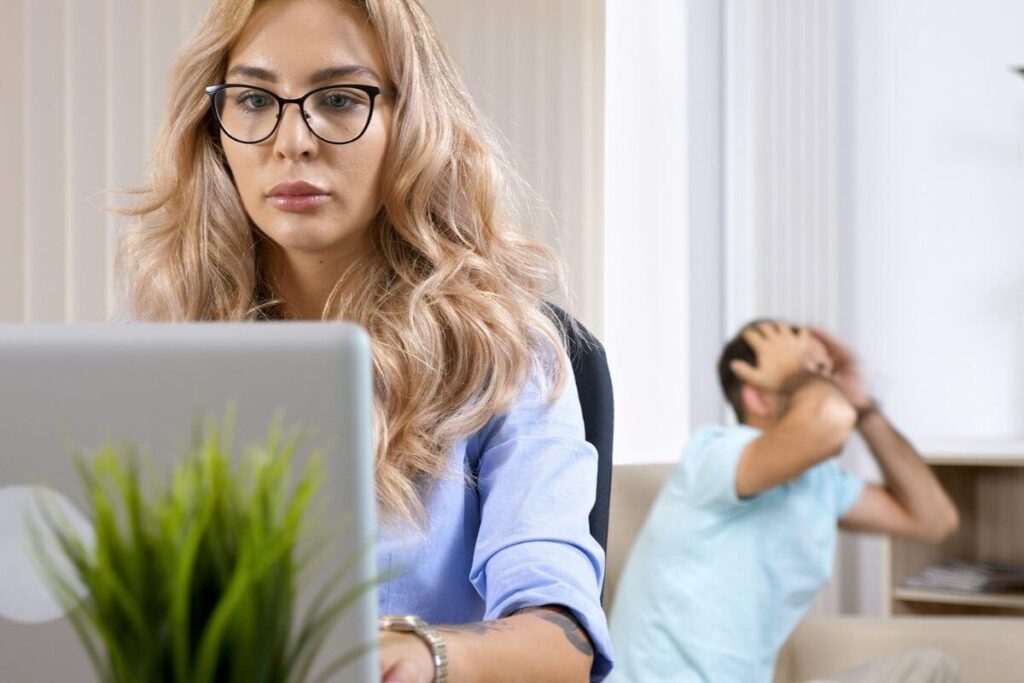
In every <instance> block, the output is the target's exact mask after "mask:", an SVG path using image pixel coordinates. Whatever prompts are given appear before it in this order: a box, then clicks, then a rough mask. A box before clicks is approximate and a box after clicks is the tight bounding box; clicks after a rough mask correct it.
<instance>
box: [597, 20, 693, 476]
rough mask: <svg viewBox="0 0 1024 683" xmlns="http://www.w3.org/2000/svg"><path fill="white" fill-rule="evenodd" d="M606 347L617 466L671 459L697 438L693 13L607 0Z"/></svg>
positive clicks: (674, 458)
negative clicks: (693, 433) (692, 323)
mask: <svg viewBox="0 0 1024 683" xmlns="http://www.w3.org/2000/svg"><path fill="white" fill-rule="evenodd" d="M606 7H607V17H606V21H605V23H606V37H605V39H606V47H605V52H606V67H605V68H606V73H607V81H606V85H605V92H606V105H605V107H606V109H605V111H606V127H605V235H604V242H605V268H604V288H605V342H606V345H607V348H608V360H609V364H610V365H611V369H612V380H613V382H614V384H615V394H616V425H615V428H616V434H615V450H616V460H617V461H619V462H630V461H633V462H635V461H673V460H676V459H678V457H679V454H680V452H681V449H682V446H683V444H684V443H685V441H686V438H687V436H688V434H689V411H690V405H689V400H690V393H689V386H688V385H689V357H690V338H689V325H688V313H689V294H690V292H689V272H688V271H689V263H690V251H689V236H688V232H687V228H688V223H689V198H688V185H689V170H690V169H689V167H688V156H687V152H688V150H687V143H688V110H687V108H688V97H687V94H688V93H687V89H688V76H687V45H686V40H685V39H686V35H687V10H686V6H685V4H683V3H680V2H678V0H649V1H648V2H646V3H645V4H644V11H642V12H638V11H637V5H636V3H635V2H632V0H608V1H607V3H606Z"/></svg>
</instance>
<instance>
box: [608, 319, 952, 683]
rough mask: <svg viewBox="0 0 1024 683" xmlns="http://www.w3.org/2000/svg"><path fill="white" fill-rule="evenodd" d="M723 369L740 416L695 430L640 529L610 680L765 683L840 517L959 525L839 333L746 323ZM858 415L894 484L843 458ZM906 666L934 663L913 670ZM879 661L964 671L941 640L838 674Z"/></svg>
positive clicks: (886, 528) (849, 524)
mask: <svg viewBox="0 0 1024 683" xmlns="http://www.w3.org/2000/svg"><path fill="white" fill-rule="evenodd" d="M718 370H719V377H720V379H721V383H722V389H723V391H724V393H725V396H726V398H727V399H728V401H729V403H730V404H731V405H732V407H733V409H734V410H735V412H736V416H737V418H738V419H739V422H740V424H739V425H737V426H732V427H723V426H713V427H705V428H703V429H701V430H699V431H698V432H697V433H696V434H695V435H694V436H693V439H692V440H691V442H690V444H689V446H688V448H687V450H686V453H685V455H684V456H683V458H682V460H681V461H680V463H679V465H678V466H677V467H676V469H675V470H674V472H673V474H672V477H671V479H670V481H669V482H668V484H667V486H666V487H665V489H664V490H663V491H662V493H661V495H660V496H659V498H658V500H657V502H656V503H655V504H654V507H653V509H652V511H651V514H650V516H649V517H648V520H647V523H646V524H645V526H644V528H643V530H642V531H641V533H640V535H639V537H638V539H637V541H636V544H635V546H634V549H633V554H632V556H631V557H630V559H629V561H628V562H627V565H626V568H625V571H624V572H623V576H622V579H621V581H620V583H619V588H618V592H617V595H616V599H615V605H614V608H613V610H612V618H611V629H612V638H613V642H614V643H615V647H616V652H617V655H618V658H617V659H618V663H617V665H616V669H615V671H614V672H613V674H612V677H611V679H609V680H610V681H614V682H615V683H627V682H628V683H650V682H653V681H708V682H711V683H723V682H726V683H727V682H732V681H737V682H738V681H743V682H747V681H751V682H758V683H762V682H764V683H767V682H769V681H771V678H772V672H773V670H774V666H775V659H776V657H777V655H778V651H779V649H780V648H781V647H782V645H783V644H784V643H785V641H786V639H787V638H788V637H789V634H790V633H791V632H792V630H793V628H794V627H795V626H796V624H797V623H798V622H799V620H800V619H801V617H802V616H803V614H804V613H805V612H806V610H807V608H808V607H809V606H810V605H811V603H812V601H813V600H814V597H815V595H816V593H817V592H818V589H819V588H820V587H821V586H822V585H824V584H825V583H826V582H827V581H828V579H829V576H830V574H831V571H832V562H833V557H834V554H835V546H836V537H837V523H838V526H839V527H841V528H844V529H852V530H856V531H866V532H876V533H885V534H893V535H897V536H902V537H905V538H913V539H918V540H921V541H926V542H931V543H937V542H939V541H941V540H942V539H944V538H945V537H946V536H948V535H949V534H951V533H952V532H953V531H954V530H955V529H956V528H957V526H958V524H959V521H958V517H957V511H956V508H955V507H954V505H953V503H952V501H951V500H950V499H949V496H948V495H947V494H946V492H945V491H944V490H943V489H942V486H941V485H940V484H939V482H938V481H937V480H936V478H935V476H934V475H933V474H932V472H931V470H930V469H929V468H928V466H927V465H925V464H924V462H923V461H922V460H921V457H920V456H919V455H918V454H917V452H916V451H915V450H914V448H913V446H911V445H910V444H909V443H908V442H907V441H906V439H904V438H903V437H902V436H901V435H900V434H899V433H898V432H897V431H896V430H895V429H894V428H893V426H892V425H891V424H890V423H889V421H888V420H887V419H886V417H885V416H884V415H883V414H882V411H881V409H880V408H879V406H878V404H876V403H875V402H874V400H872V398H871V395H870V394H869V393H868V391H867V388H866V387H865V384H864V380H863V378H862V377H861V374H860V372H859V370H858V368H857V364H856V362H855V360H854V357H853V355H852V354H851V352H850V351H849V350H848V349H847V348H845V347H844V346H843V345H842V344H841V343H840V342H839V341H838V340H836V339H835V338H833V337H832V336H830V335H829V334H827V333H825V332H824V331H822V330H817V329H815V330H810V329H808V328H797V327H792V326H790V325H788V324H783V323H779V322H772V321H762V322H755V323H751V324H750V325H748V326H747V327H745V328H744V329H743V330H742V331H741V333H740V334H739V335H738V336H737V337H736V338H735V339H733V340H732V341H730V342H729V344H727V345H726V347H725V349H724V350H723V352H722V356H721V359H720V361H719V366H718ZM854 429H857V430H858V431H859V432H860V433H861V435H862V436H863V437H864V439H865V441H866V442H867V444H868V446H869V447H870V449H871V452H872V453H873V454H874V457H875V459H876V460H877V461H878V464H879V466H880V468H881V471H882V473H883V475H884V477H885V483H884V485H881V486H879V485H874V484H865V482H863V481H861V480H859V479H857V478H856V477H854V476H852V475H850V474H848V473H846V472H845V471H843V470H842V469H840V468H839V466H838V465H837V464H836V462H835V460H834V457H835V456H836V455H838V454H839V453H840V451H841V450H842V448H843V446H844V444H845V443H846V442H847V440H848V439H849V438H850V436H851V434H852V432H853V430H854ZM908 666H909V667H910V668H912V669H914V670H915V671H916V672H917V673H915V674H914V675H917V676H923V677H921V678H907V677H906V670H907V667H908ZM883 669H888V670H891V671H894V672H895V671H899V672H901V673H900V674H899V676H901V677H900V678H899V679H898V680H900V681H917V680H921V681H947V680H956V678H955V673H953V672H952V670H955V665H953V666H950V663H949V660H947V659H946V658H944V657H943V656H942V655H938V654H933V653H925V654H923V655H922V654H921V653H914V654H913V655H911V656H908V658H906V659H904V660H897V661H889V662H885V663H880V664H879V665H878V668H876V669H875V670H873V671H863V672H848V673H847V674H844V677H843V678H842V680H843V681H848V680H864V681H877V680H886V678H884V676H885V675H886V674H885V673H883V671H882V670H883ZM929 670H932V672H929ZM944 671H945V672H949V673H948V676H953V677H943V676H947V674H946V673H941V672H944ZM850 676H854V678H850ZM858 676H859V678H858ZM892 680H897V679H892Z"/></svg>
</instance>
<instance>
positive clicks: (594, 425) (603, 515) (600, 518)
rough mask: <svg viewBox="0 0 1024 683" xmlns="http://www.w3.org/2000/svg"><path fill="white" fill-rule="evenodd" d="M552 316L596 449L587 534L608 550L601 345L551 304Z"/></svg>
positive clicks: (606, 399)
mask: <svg viewBox="0 0 1024 683" xmlns="http://www.w3.org/2000/svg"><path fill="white" fill-rule="evenodd" d="M548 309H549V310H550V312H551V314H552V317H553V318H554V320H555V322H556V323H557V324H558V325H559V327H560V328H561V329H562V330H563V332H564V333H565V337H566V347H567V348H566V352H567V353H568V354H569V360H570V361H571V362H572V372H573V375H574V376H575V378H576V391H577V393H578V394H579V397H580V407H581V408H582V409H583V427H584V431H585V435H586V439H587V441H588V442H589V443H590V444H592V445H593V446H594V448H595V449H596V450H597V497H596V499H595V501H594V508H593V509H592V510H591V511H590V535H591V536H593V537H594V538H595V539H596V540H597V542H598V543H600V544H601V547H602V548H603V549H604V550H605V552H607V550H608V513H609V507H610V503H611V494H612V436H613V434H614V432H615V397H614V395H613V393H612V377H611V374H610V373H609V372H608V357H607V355H606V354H605V351H604V346H602V345H601V342H599V341H598V340H597V338H596V337H595V336H594V335H592V334H591V333H590V332H589V331H588V330H587V328H585V327H583V325H581V324H580V323H578V322H576V321H574V320H573V319H572V317H571V316H570V315H569V314H568V313H566V312H565V311H563V310H562V309H561V308H559V307H558V306H555V305H554V304H548Z"/></svg>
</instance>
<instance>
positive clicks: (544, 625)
mask: <svg viewBox="0 0 1024 683" xmlns="http://www.w3.org/2000/svg"><path fill="white" fill-rule="evenodd" d="M437 630H438V632H440V634H441V636H442V637H443V638H444V642H445V647H446V648H447V650H448V662H449V669H448V680H449V681H450V683H500V682H501V681H537V682H538V683H544V682H545V681H550V683H562V682H563V681H566V682H571V681H578V682H579V683H586V681H589V680H590V667H591V664H592V662H593V659H594V649H593V646H592V645H591V643H590V638H589V637H588V636H587V634H586V632H585V631H584V630H583V629H582V628H581V627H580V625H579V624H578V623H577V622H576V619H575V618H573V616H572V615H571V613H570V612H569V611H568V610H566V609H564V608H562V607H558V606H553V605H552V606H545V607H537V608H531V609H526V610H521V611H519V612H517V613H515V614H513V615H511V616H509V617H506V618H504V619H498V620H496V621H482V622H478V623H474V624H465V625H461V626H439V627H437ZM380 656H381V675H382V680H383V681H384V683H430V682H431V681H433V680H434V665H433V663H432V662H431V660H430V650H429V649H428V647H427V645H426V643H424V642H423V641H422V640H421V639H420V638H419V637H417V636H415V635H412V634H408V633H392V632H388V633H383V634H381V639H380Z"/></svg>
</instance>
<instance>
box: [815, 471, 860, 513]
mask: <svg viewBox="0 0 1024 683" xmlns="http://www.w3.org/2000/svg"><path fill="white" fill-rule="evenodd" d="M822 470H823V471H824V473H825V474H826V477H825V481H826V482H827V484H828V486H829V488H830V489H831V490H830V491H828V492H827V493H828V494H829V495H830V496H831V498H832V500H833V501H835V515H836V519H840V518H841V517H843V515H845V514H846V513H847V512H849V511H850V508H852V507H853V505H854V503H856V502H857V499H859V498H860V497H861V494H862V493H864V487H865V485H866V484H865V482H864V480H863V479H861V478H860V477H858V476H856V475H853V474H851V473H849V472H847V471H846V470H844V469H843V468H842V467H840V466H839V465H838V464H837V463H836V461H835V460H829V461H828V462H825V463H823V464H822Z"/></svg>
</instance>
